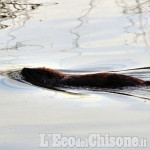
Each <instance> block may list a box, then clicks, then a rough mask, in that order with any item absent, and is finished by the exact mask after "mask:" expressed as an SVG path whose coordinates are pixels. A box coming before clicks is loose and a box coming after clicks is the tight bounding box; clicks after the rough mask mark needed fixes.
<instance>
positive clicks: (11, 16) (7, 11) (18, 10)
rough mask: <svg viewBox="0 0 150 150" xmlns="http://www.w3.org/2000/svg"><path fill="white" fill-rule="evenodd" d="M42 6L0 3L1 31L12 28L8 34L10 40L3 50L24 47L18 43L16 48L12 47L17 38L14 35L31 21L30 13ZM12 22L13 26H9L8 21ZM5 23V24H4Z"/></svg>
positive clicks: (25, 3) (25, 2)
mask: <svg viewBox="0 0 150 150" xmlns="http://www.w3.org/2000/svg"><path fill="white" fill-rule="evenodd" d="M40 5H41V4H33V3H29V2H27V1H23V2H22V1H16V0H13V1H7V2H6V1H1V2H0V29H4V28H7V27H9V26H10V27H11V30H10V31H9V32H8V36H9V37H10V40H8V41H7V42H6V45H5V46H3V48H0V49H1V50H2V49H4V50H5V49H13V48H16V49H18V47H20V46H22V45H21V43H16V44H15V45H14V46H12V45H11V42H12V41H13V40H14V39H15V38H16V37H15V36H14V35H13V34H12V33H13V32H14V31H16V30H19V29H20V28H22V27H23V26H24V25H25V23H26V22H27V21H28V20H29V18H30V17H29V15H28V13H29V12H30V11H32V10H35V9H36V8H38V7H39V6H40ZM10 20H11V24H10V25H8V24H7V21H10ZM3 22H5V23H3Z"/></svg>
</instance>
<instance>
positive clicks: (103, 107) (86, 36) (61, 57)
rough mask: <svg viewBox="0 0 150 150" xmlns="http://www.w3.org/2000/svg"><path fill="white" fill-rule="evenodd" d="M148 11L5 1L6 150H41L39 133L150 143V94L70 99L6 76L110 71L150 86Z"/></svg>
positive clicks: (0, 129)
mask: <svg viewBox="0 0 150 150" xmlns="http://www.w3.org/2000/svg"><path fill="white" fill-rule="evenodd" d="M149 6H150V2H149V1H146V0H142V1H139V0H133V1H132V2H131V1H130V0H105V1H104V0H103V1H99V0H82V1H79V0H71V1H69V0H59V1H58V0H39V1H38V2H36V1H33V0H28V1H27V0H22V1H21V0H13V1H7V2H6V1H4V0H2V1H1V2H0V72H1V75H0V118H1V123H0V148H1V149H5V150H13V149H14V150H17V149H18V150H20V149H22V150H29V149H32V150H34V149H35V150H37V149H40V148H39V142H40V141H39V140H40V139H39V133H48V132H49V133H62V134H64V135H66V136H69V135H70V136H77V137H85V136H87V135H88V134H90V133H101V134H105V133H108V134H110V135H112V136H139V137H144V138H147V140H148V144H149V140H150V127H149V125H150V102H149V100H150V87H141V88H126V89H122V90H117V91H116V90H109V91H108V90H107V91H104V90H90V89H66V92H63V91H55V90H47V89H42V88H38V87H35V86H32V85H29V84H25V83H22V82H18V81H16V80H13V79H11V78H10V77H9V76H7V75H6V73H7V72H12V71H16V70H19V69H21V68H23V67H43V66H45V67H48V68H53V69H57V70H59V71H62V72H63V73H68V74H84V73H95V72H106V71H107V72H118V73H123V74H127V75H132V76H135V77H138V78H141V79H144V80H150V68H149V67H150V61H149V60H150V49H149V45H150V36H149V35H150V34H149V33H150V24H149V17H150V13H149ZM76 93H77V94H76ZM148 146H149V145H148ZM49 149H50V148H49ZM89 149H90V148H89ZM112 149H113V148H112ZM116 149H117V148H114V150H116ZM122 149H123V148H122ZM131 149H133V148H131ZM137 149H140V150H141V148H137Z"/></svg>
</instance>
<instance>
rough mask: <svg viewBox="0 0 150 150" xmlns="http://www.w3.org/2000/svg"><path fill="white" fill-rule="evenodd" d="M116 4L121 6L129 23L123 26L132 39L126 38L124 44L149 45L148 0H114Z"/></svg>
mask: <svg viewBox="0 0 150 150" xmlns="http://www.w3.org/2000/svg"><path fill="white" fill-rule="evenodd" d="M116 4H117V5H118V6H119V7H121V8H122V12H123V14H124V15H126V17H127V19H128V21H129V23H130V25H127V26H126V27H125V32H126V33H129V34H131V35H133V38H132V40H130V41H129V40H127V39H126V44H127V45H130V44H140V43H141V42H142V43H144V44H145V46H146V49H149V45H150V36H149V33H150V31H149V30H148V29H147V28H148V27H149V16H150V14H149V12H150V9H149V7H150V1H149V0H142V1H141V0H133V1H130V0H116Z"/></svg>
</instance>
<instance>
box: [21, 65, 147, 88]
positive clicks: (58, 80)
mask: <svg viewBox="0 0 150 150" xmlns="http://www.w3.org/2000/svg"><path fill="white" fill-rule="evenodd" d="M21 74H22V76H23V78H24V80H25V81H27V82H30V83H32V84H34V85H37V86H40V87H46V88H51V87H60V86H74V87H98V88H120V87H127V86H140V85H150V81H144V80H141V79H138V78H135V77H131V76H127V75H122V74H116V73H95V74H86V75H66V74H62V73H60V72H58V71H55V70H52V69H47V68H23V69H22V71H21Z"/></svg>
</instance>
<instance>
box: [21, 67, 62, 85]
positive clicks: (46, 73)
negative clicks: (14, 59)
mask: <svg viewBox="0 0 150 150" xmlns="http://www.w3.org/2000/svg"><path fill="white" fill-rule="evenodd" d="M21 74H22V76H23V78H24V80H25V81H27V82H30V83H32V84H34V85H38V86H42V87H51V86H57V85H58V84H59V81H60V80H61V79H62V78H63V76H62V75H61V74H59V73H57V72H56V71H53V70H51V69H46V68H33V69H31V68H23V69H22V71H21Z"/></svg>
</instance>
